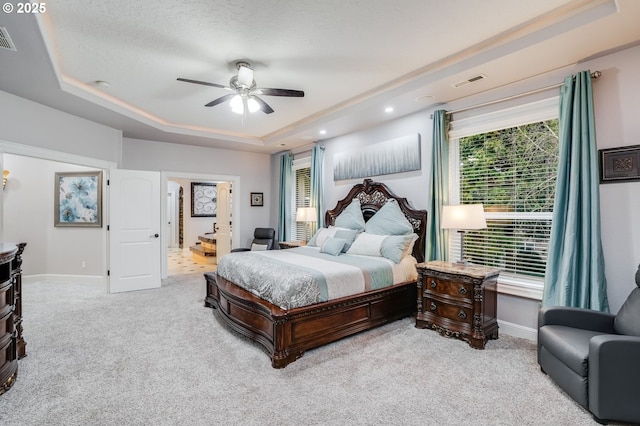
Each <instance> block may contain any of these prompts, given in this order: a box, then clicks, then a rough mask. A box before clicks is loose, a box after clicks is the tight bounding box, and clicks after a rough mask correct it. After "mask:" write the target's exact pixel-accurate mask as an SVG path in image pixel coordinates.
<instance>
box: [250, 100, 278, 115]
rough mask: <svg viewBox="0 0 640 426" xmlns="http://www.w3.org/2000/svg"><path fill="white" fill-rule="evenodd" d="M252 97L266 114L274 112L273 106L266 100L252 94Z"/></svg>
mask: <svg viewBox="0 0 640 426" xmlns="http://www.w3.org/2000/svg"><path fill="white" fill-rule="evenodd" d="M252 99H255V100H256V102H257V103H258V105H260V110H261V111H262V112H264V113H265V114H271V113H272V112H273V108H271V107H270V106H269V105H268V104H267V103H266V102H265V101H263V100H262V99H260V98H259V97H257V96H252Z"/></svg>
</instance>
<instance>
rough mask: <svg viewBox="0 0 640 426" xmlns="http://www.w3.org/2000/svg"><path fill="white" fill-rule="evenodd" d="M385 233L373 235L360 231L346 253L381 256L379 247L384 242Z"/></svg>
mask: <svg viewBox="0 0 640 426" xmlns="http://www.w3.org/2000/svg"><path fill="white" fill-rule="evenodd" d="M385 238H387V236H386V235H375V234H369V233H367V232H362V233H360V235H358V237H357V238H356V240H355V241H354V242H353V244H351V247H350V248H349V250H348V251H347V254H361V255H364V256H381V254H380V248H381V247H382V243H383V242H384V240H385Z"/></svg>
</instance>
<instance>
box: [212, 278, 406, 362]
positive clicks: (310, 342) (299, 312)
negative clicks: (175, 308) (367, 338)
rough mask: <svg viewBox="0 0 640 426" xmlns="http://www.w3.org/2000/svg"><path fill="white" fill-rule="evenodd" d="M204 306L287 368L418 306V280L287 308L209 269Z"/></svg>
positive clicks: (274, 360)
mask: <svg viewBox="0 0 640 426" xmlns="http://www.w3.org/2000/svg"><path fill="white" fill-rule="evenodd" d="M205 280H206V288H207V295H206V298H205V306H207V307H213V308H216V309H217V310H218V312H219V318H220V319H221V320H222V321H223V322H224V323H225V324H226V325H228V326H229V327H230V328H231V329H233V330H235V331H237V332H238V333H240V334H242V335H244V336H246V337H248V338H249V339H251V340H253V341H255V342H257V343H259V344H260V345H261V346H262V347H263V348H264V349H265V350H266V352H267V354H268V355H269V356H270V358H271V365H272V366H273V367H274V368H284V367H286V366H287V365H288V364H290V363H291V362H293V361H295V360H296V359H298V358H300V357H301V356H302V355H303V354H304V352H305V351H306V350H307V349H312V348H316V347H319V346H322V345H325V344H327V343H330V342H334V341H336V340H338V339H341V338H343V337H347V336H350V335H352V334H355V333H359V332H361V331H364V330H369V329H371V328H374V327H378V326H380V325H383V324H386V323H388V322H391V321H395V320H398V319H400V318H404V317H406V316H409V315H412V314H413V313H415V311H416V291H417V290H416V283H415V282H410V283H404V284H397V285H394V286H392V287H388V288H386V289H382V290H375V291H371V292H367V293H362V294H359V295H356V296H350V297H344V298H341V299H336V300H332V301H328V302H323V303H317V304H314V305H311V306H308V307H301V308H295V309H290V310H284V309H282V308H280V307H278V306H276V305H273V304H272V303H269V302H267V301H265V300H262V299H260V298H258V297H256V296H255V295H253V294H252V293H250V292H248V291H246V290H244V289H242V288H240V287H238V286H236V285H235V284H233V283H232V282H230V281H228V280H226V279H224V278H222V277H219V276H218V275H217V274H215V273H206V274H205Z"/></svg>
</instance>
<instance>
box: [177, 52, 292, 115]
mask: <svg viewBox="0 0 640 426" xmlns="http://www.w3.org/2000/svg"><path fill="white" fill-rule="evenodd" d="M236 68H238V74H237V75H234V76H233V77H231V79H230V80H229V86H223V85H221V84H216V83H207V82H206V81H198V80H191V79H188V78H180V77H179V78H178V81H182V82H185V83H193V84H201V85H204V86H210V87H218V88H221V89H226V90H229V91H231V92H233V93H230V94H227V95H224V96H221V97H219V98H217V99H214V100H212V101H211V102H209V103H208V104H206V105H205V106H206V107H212V106H215V105H218V104H221V103H223V102H226V101H229V105H230V106H231V111H233V112H235V113H236V114H242V115H244V114H245V112H246V111H249V112H250V113H254V112H257V111H258V110H261V111H262V112H264V113H265V114H271V113H272V112H273V108H271V107H270V106H269V104H267V103H266V102H265V101H263V100H262V99H261V98H260V97H258V96H257V95H264V96H283V97H291V98H302V97H304V92H303V91H302V90H292V89H264V88H258V87H256V82H255V80H254V79H253V74H254V72H253V68H251V65H250V64H249V63H248V62H245V61H239V62H236Z"/></svg>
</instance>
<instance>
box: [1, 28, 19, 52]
mask: <svg viewBox="0 0 640 426" xmlns="http://www.w3.org/2000/svg"><path fill="white" fill-rule="evenodd" d="M0 47H1V48H3V49H8V50H13V51H16V50H17V49H16V47H15V46H14V45H13V42H12V41H11V37H9V32H8V31H7V29H6V28H5V27H0Z"/></svg>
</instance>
